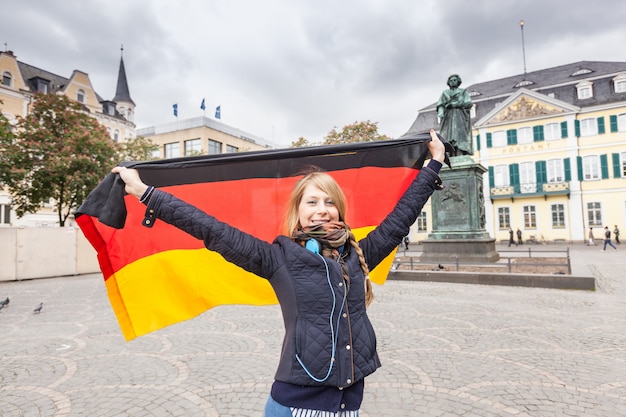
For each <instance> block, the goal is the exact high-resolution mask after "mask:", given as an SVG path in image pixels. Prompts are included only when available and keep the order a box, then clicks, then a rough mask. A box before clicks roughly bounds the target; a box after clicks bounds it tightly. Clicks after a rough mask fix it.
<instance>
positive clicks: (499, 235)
mask: <svg viewBox="0 0 626 417" xmlns="http://www.w3.org/2000/svg"><path fill="white" fill-rule="evenodd" d="M466 90H467V91H468V92H469V94H470V96H471V98H472V102H473V108H472V128H473V149H474V154H473V156H472V157H473V159H474V160H475V161H476V162H478V163H480V164H482V165H483V166H484V167H486V168H487V169H488V171H487V172H486V173H485V178H484V179H483V187H484V195H485V211H486V229H487V231H488V232H489V233H490V235H492V236H493V237H494V238H496V239H497V240H500V241H502V240H508V229H509V227H511V228H513V229H514V230H515V231H517V229H518V228H519V229H520V231H521V232H522V236H523V239H524V240H528V239H529V238H531V236H532V237H533V238H534V239H535V240H538V241H540V242H541V241H544V240H545V241H564V242H572V241H574V242H583V241H587V239H588V233H589V229H590V228H593V230H594V231H595V238H596V239H602V238H603V229H604V227H605V226H609V229H610V230H611V231H613V229H614V227H615V226H617V227H618V228H619V229H620V230H623V226H625V225H626V62H596V61H582V62H576V63H572V64H568V65H563V66H559V67H555V68H548V69H544V70H540V71H535V72H529V73H525V74H520V75H516V76H513V77H508V78H503V79H499V80H493V81H487V82H484V83H479V84H474V85H471V86H469V87H467V88H466ZM430 128H434V129H437V128H438V119H437V113H436V109H435V107H434V105H431V106H428V107H426V108H423V109H421V110H420V111H419V113H418V116H417V119H416V120H415V122H414V124H413V126H412V127H411V130H412V131H415V130H421V131H428V129H430ZM429 218H431V217H430V213H429V212H428V211H426V212H425V213H424V214H423V215H422V218H421V219H420V220H418V225H417V229H418V230H416V231H415V235H416V236H415V237H416V238H417V239H418V240H423V239H426V237H427V236H428V232H429V224H428V223H429V222H428V219H429Z"/></svg>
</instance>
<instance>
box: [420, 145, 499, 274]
mask: <svg viewBox="0 0 626 417" xmlns="http://www.w3.org/2000/svg"><path fill="white" fill-rule="evenodd" d="M450 160H451V163H452V168H451V169H449V168H447V167H445V166H444V167H443V168H442V169H441V172H440V173H439V176H440V177H441V179H442V181H443V183H444V185H445V186H446V187H445V188H444V189H443V190H441V191H437V192H435V193H434V194H433V195H432V197H431V207H432V224H433V230H432V233H431V234H429V235H428V239H426V240H424V241H422V246H423V249H422V255H421V256H420V260H422V261H425V262H450V261H455V260H456V259H457V258H458V259H459V261H460V262H495V261H497V260H498V259H500V255H499V254H498V253H497V252H496V241H495V239H493V238H491V237H490V236H489V234H488V233H487V231H486V230H485V199H484V195H483V180H482V178H483V173H484V172H486V171H487V169H486V168H485V167H483V166H482V165H480V164H477V163H476V162H474V160H473V159H472V158H471V157H470V156H469V155H462V156H454V157H452V158H450Z"/></svg>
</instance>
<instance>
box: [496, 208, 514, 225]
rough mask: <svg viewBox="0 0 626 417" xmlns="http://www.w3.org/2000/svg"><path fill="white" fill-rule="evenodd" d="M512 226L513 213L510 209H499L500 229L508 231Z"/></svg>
mask: <svg viewBox="0 0 626 417" xmlns="http://www.w3.org/2000/svg"><path fill="white" fill-rule="evenodd" d="M510 226H511V212H510V210H509V208H508V207H498V227H499V228H500V229H508V228H509V227H510Z"/></svg>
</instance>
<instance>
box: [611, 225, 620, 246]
mask: <svg viewBox="0 0 626 417" xmlns="http://www.w3.org/2000/svg"><path fill="white" fill-rule="evenodd" d="M613 235H615V243H617V244H618V245H619V244H620V241H619V229H618V228H617V225H615V229H613Z"/></svg>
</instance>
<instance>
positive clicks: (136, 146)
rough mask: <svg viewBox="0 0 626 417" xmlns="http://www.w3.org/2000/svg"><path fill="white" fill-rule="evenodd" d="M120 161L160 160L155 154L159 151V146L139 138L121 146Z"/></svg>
mask: <svg viewBox="0 0 626 417" xmlns="http://www.w3.org/2000/svg"><path fill="white" fill-rule="evenodd" d="M119 146H120V156H119V157H118V158H119V160H120V161H152V160H155V159H158V157H155V156H154V153H155V152H156V151H158V150H159V145H157V144H156V143H154V142H152V141H151V140H150V139H148V138H145V137H143V136H137V137H136V138H135V139H130V140H128V141H126V142H122V143H120V144H119Z"/></svg>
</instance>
